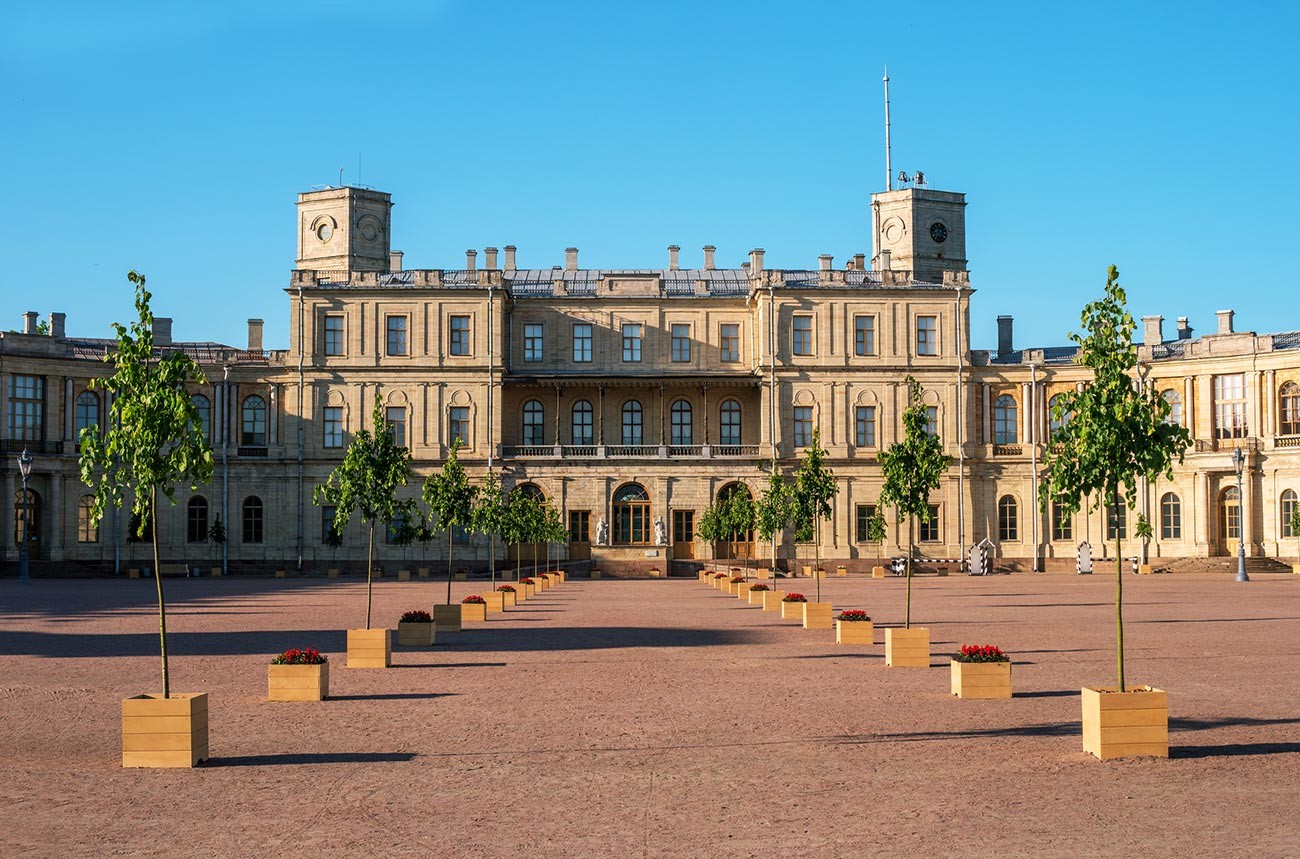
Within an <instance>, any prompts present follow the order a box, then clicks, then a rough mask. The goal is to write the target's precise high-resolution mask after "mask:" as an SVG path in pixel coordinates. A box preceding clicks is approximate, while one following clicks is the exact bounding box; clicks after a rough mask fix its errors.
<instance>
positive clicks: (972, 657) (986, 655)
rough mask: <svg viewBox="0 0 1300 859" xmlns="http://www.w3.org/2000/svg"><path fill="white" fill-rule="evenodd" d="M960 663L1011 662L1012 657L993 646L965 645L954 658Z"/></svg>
mask: <svg viewBox="0 0 1300 859" xmlns="http://www.w3.org/2000/svg"><path fill="white" fill-rule="evenodd" d="M953 658H954V659H956V660H957V661H958V662H1010V661H1011V657H1009V656H1007V655H1006V654H1005V653H1003V652H1002V648H1000V647H998V646H996V645H993V644H963V645H962V646H961V650H960V651H959V652H958V653H957V654H956V655H955V656H954V657H953Z"/></svg>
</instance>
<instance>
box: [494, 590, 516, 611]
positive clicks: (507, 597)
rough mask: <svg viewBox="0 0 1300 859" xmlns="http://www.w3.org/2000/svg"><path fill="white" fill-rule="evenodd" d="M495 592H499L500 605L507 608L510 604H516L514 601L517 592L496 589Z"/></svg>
mask: <svg viewBox="0 0 1300 859" xmlns="http://www.w3.org/2000/svg"><path fill="white" fill-rule="evenodd" d="M497 593H499V594H501V599H502V605H504V606H505V607H506V608H509V607H510V606H512V605H517V603H516V602H515V597H516V596H518V592H516V591H497Z"/></svg>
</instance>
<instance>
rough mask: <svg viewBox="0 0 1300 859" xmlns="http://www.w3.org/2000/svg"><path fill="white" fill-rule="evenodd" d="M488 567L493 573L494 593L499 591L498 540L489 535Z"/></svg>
mask: <svg viewBox="0 0 1300 859" xmlns="http://www.w3.org/2000/svg"><path fill="white" fill-rule="evenodd" d="M488 567H489V569H491V571H492V593H496V591H497V540H496V537H495V536H493V535H492V534H488Z"/></svg>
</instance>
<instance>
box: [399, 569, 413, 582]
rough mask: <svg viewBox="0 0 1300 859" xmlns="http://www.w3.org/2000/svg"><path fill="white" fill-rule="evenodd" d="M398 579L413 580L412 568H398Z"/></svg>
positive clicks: (401, 580) (402, 580)
mask: <svg viewBox="0 0 1300 859" xmlns="http://www.w3.org/2000/svg"><path fill="white" fill-rule="evenodd" d="M397 580H398V581H399V582H409V581H410V580H411V571H410V570H398V571H397Z"/></svg>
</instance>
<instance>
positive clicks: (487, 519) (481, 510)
mask: <svg viewBox="0 0 1300 859" xmlns="http://www.w3.org/2000/svg"><path fill="white" fill-rule="evenodd" d="M506 510H507V506H506V500H505V497H504V496H503V495H502V494H501V478H500V477H498V476H497V475H495V474H488V476H487V477H485V478H484V479H483V482H482V483H480V484H479V485H478V488H477V489H476V490H474V504H473V508H472V509H471V510H470V514H469V530H470V531H471V532H473V533H475V534H480V535H482V536H485V537H487V538H488V556H489V565H490V566H491V568H492V582H493V584H494V585H495V584H496V580H497V554H496V538H497V537H500V536H501V534H502V531H503V529H504V528H505V520H506Z"/></svg>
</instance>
